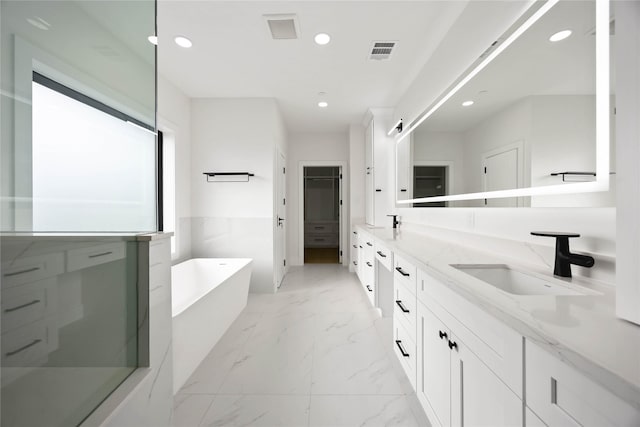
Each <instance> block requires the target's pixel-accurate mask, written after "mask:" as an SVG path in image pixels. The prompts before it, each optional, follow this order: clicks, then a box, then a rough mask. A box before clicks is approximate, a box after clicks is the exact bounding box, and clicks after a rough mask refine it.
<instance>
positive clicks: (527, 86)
mask: <svg viewBox="0 0 640 427" xmlns="http://www.w3.org/2000/svg"><path fill="white" fill-rule="evenodd" d="M533 8H535V9H530V10H529V12H528V14H527V16H525V17H523V18H522V19H521V20H520V22H519V23H517V24H516V25H515V26H514V27H513V28H512V29H511V30H510V31H509V33H508V34H505V35H504V36H503V37H501V38H500V39H499V42H498V44H496V46H495V47H493V50H489V51H488V52H485V54H484V57H482V58H480V59H479V60H478V61H477V62H476V64H474V65H473V66H472V67H471V68H470V70H469V72H468V73H467V74H465V76H463V77H461V78H460V79H459V80H458V81H457V82H456V83H455V84H454V85H453V86H452V87H451V88H450V89H448V90H447V91H446V92H445V93H444V94H443V96H442V97H441V98H440V99H439V100H438V102H436V103H435V104H434V105H433V106H432V107H430V108H429V109H428V110H427V111H426V112H425V113H424V114H423V115H422V116H420V117H419V118H418V119H416V120H415V121H414V123H411V124H410V125H409V126H407V124H406V123H405V128H407V129H406V130H405V131H404V132H403V133H402V134H400V135H398V137H397V141H398V142H397V152H396V160H397V165H396V172H397V189H396V191H397V200H398V207H445V206H453V207H456V206H457V207H461V206H498V207H520V206H522V207H529V206H530V207H539V206H614V204H615V194H613V193H614V192H613V189H612V191H607V190H609V175H610V170H612V169H611V168H610V159H613V158H614V156H613V153H612V150H613V141H614V140H615V139H614V138H613V136H614V133H613V126H610V123H611V125H612V124H613V120H611V118H612V113H613V111H614V108H613V105H614V102H613V101H614V96H613V90H612V89H611V88H612V87H613V84H610V82H609V78H608V74H609V68H610V60H609V54H608V50H609V49H608V43H609V38H610V34H613V30H614V21H613V19H611V17H610V13H609V8H608V4H607V2H606V1H600V0H598V1H573V0H565V1H553V0H552V1H548V2H545V3H540V4H537V5H534V6H533ZM566 30H568V31H570V33H569V32H566ZM562 31H565V32H564V33H562ZM520 32H521V35H519V33H520ZM567 35H568V37H567ZM563 37H565V38H563ZM610 141H611V145H610ZM612 182H613V180H612Z"/></svg>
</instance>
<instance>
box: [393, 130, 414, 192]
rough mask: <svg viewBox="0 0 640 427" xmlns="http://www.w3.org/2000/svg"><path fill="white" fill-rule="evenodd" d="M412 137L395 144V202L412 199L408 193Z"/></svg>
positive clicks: (411, 169) (411, 170)
mask: <svg viewBox="0 0 640 427" xmlns="http://www.w3.org/2000/svg"><path fill="white" fill-rule="evenodd" d="M411 139H412V135H409V137H408V138H405V139H404V140H403V141H401V142H399V143H398V144H396V165H397V166H396V196H395V197H396V200H408V199H412V198H413V197H412V195H413V192H410V185H411V182H410V179H411V178H410V177H411V176H412V175H413V173H412V172H413V168H412V166H411V164H412V162H411Z"/></svg>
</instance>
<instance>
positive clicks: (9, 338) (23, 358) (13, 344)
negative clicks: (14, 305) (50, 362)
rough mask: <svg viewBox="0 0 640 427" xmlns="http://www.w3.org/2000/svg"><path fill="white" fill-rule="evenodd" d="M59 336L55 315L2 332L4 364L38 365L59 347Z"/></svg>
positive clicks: (14, 365) (12, 365) (16, 365)
mask: <svg viewBox="0 0 640 427" xmlns="http://www.w3.org/2000/svg"><path fill="white" fill-rule="evenodd" d="M57 338H58V333H57V328H56V320H55V316H49V317H47V318H44V319H41V320H38V321H37V322H33V323H30V324H29V325H26V326H23V327H21V328H18V329H15V330H13V331H11V332H7V333H4V334H2V366H6V367H20V366H38V365H39V364H41V363H42V362H44V361H45V360H46V359H47V355H48V354H49V353H50V352H51V351H53V350H55V349H56V348H57V346H58V344H57Z"/></svg>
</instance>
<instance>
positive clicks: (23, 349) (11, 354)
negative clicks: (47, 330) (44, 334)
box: [4, 339, 42, 357]
mask: <svg viewBox="0 0 640 427" xmlns="http://www.w3.org/2000/svg"><path fill="white" fill-rule="evenodd" d="M41 341H42V340H40V339H38V340H33V341H31V342H30V343H29V344H27V345H25V346H22V347H20V348H19V349H17V350H13V351H8V352H6V353H5V354H4V355H5V356H7V357H8V356H13V355H14V354H18V353H20V352H22V351H25V350H26V349H28V348H29V347H33V346H34V345H36V344H38V343H39V342H41Z"/></svg>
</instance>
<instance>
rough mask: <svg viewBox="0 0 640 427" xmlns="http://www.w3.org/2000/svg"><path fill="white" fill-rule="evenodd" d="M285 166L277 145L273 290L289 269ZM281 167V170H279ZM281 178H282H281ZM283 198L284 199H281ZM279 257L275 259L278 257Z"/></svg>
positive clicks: (278, 285)
mask: <svg viewBox="0 0 640 427" xmlns="http://www.w3.org/2000/svg"><path fill="white" fill-rule="evenodd" d="M286 167H287V157H286V155H285V154H284V153H283V152H282V151H280V149H279V148H278V147H276V149H275V160H274V185H275V191H274V201H273V220H274V222H273V224H274V226H273V230H274V236H273V237H274V238H273V256H274V260H275V262H274V264H276V265H275V266H274V271H273V282H274V283H273V284H274V292H275V291H277V290H278V289H279V288H280V285H282V281H283V280H284V277H285V276H286V275H287V271H288V270H289V266H288V265H287V264H286V259H287V220H288V219H287V214H286V212H287V206H286V198H287V178H286ZM281 168H282V170H280V169H281ZM280 173H282V174H283V175H284V177H281V176H280ZM281 179H282V180H281ZM283 199H284V200H283ZM280 203H282V206H283V210H284V214H283V215H284V216H283V220H284V222H283V224H282V242H281V245H282V247H281V248H280V249H281V251H279V250H278V248H279V243H278V233H279V231H278V227H279V226H278V218H279V217H280V215H279V214H280V212H279V209H278V208H279V207H280V206H281V205H280ZM278 257H279V259H276V258H278ZM280 271H282V277H280V274H279V273H280Z"/></svg>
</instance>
